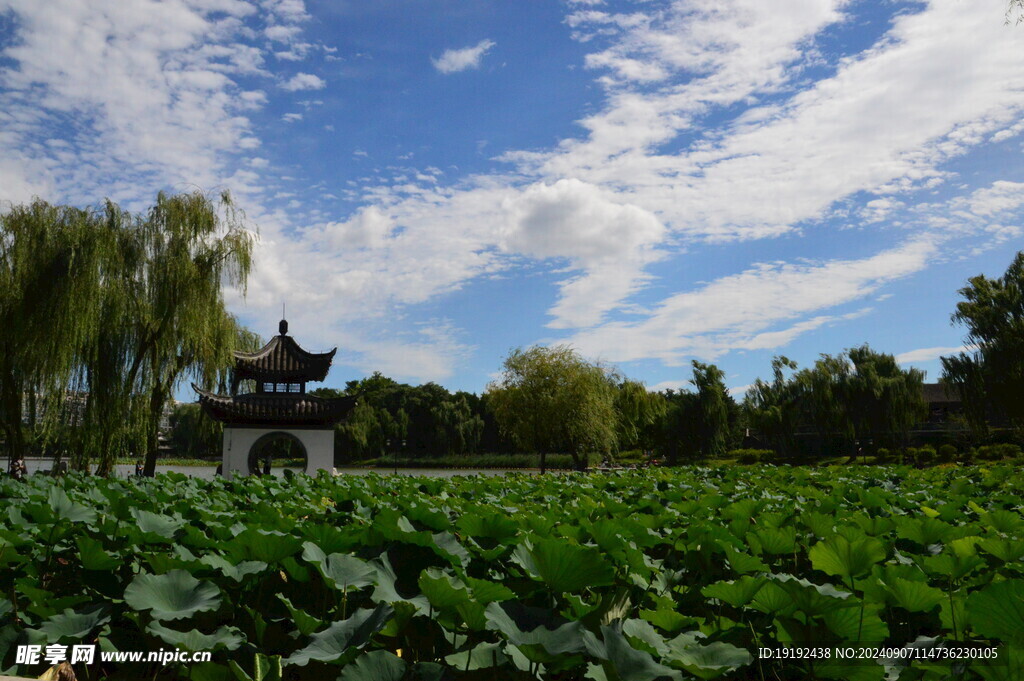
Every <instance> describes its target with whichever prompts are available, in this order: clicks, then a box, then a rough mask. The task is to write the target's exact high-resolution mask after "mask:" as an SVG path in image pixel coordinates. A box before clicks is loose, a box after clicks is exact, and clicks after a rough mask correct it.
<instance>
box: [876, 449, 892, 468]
mask: <svg viewBox="0 0 1024 681" xmlns="http://www.w3.org/2000/svg"><path fill="white" fill-rule="evenodd" d="M891 459H892V452H890V451H889V450H888V449H887V448H886V447H879V448H878V450H877V451H876V452H875V463H877V464H885V463H889V462H890V461H891Z"/></svg>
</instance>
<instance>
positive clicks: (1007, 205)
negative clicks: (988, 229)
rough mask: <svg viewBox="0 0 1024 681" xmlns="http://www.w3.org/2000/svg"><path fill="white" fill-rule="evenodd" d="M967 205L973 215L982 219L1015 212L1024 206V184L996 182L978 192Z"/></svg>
mask: <svg viewBox="0 0 1024 681" xmlns="http://www.w3.org/2000/svg"><path fill="white" fill-rule="evenodd" d="M967 203H968V205H969V208H970V211H971V212H972V213H974V214H975V215H979V216H982V217H989V216H993V215H999V214H1003V213H1008V212H1011V211H1014V210H1016V209H1018V208H1020V206H1021V205H1024V182H1007V181H1005V180H1000V181H997V182H994V183H992V185H991V186H989V187H985V188H982V189H978V190H976V191H975V192H974V193H973V194H972V195H971V197H970V199H968V201H967Z"/></svg>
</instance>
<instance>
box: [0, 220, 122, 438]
mask: <svg viewBox="0 0 1024 681" xmlns="http://www.w3.org/2000/svg"><path fill="white" fill-rule="evenodd" d="M109 236H110V234H109V232H107V231H106V230H104V229H103V228H102V225H101V224H100V222H99V221H98V219H97V216H96V215H95V214H94V213H92V212H90V211H85V210H79V209H77V208H70V207H67V206H52V205H50V204H47V203H46V202H43V201H38V200H37V201H34V202H32V203H31V204H29V205H23V206H14V207H12V208H11V209H10V210H8V211H6V212H4V213H3V214H2V215H0V423H2V428H3V433H4V436H5V440H6V442H7V449H8V455H9V456H10V457H11V458H19V457H21V456H24V455H25V453H26V451H25V441H26V438H25V431H24V427H23V423H22V421H23V417H25V416H28V417H29V419H28V420H30V421H33V422H34V421H35V416H36V411H37V409H36V407H37V400H43V402H44V404H45V405H46V408H45V410H43V416H44V419H43V420H42V422H41V423H37V424H35V425H36V426H44V427H45V426H51V427H52V426H53V425H54V424H55V423H56V422H57V421H59V417H60V412H61V403H62V402H63V401H64V396H65V394H66V392H67V389H68V388H69V386H70V385H71V383H72V381H73V377H74V375H75V373H76V368H77V367H78V365H79V361H80V350H81V348H82V347H84V346H85V345H86V344H87V342H88V339H89V338H91V337H93V335H94V334H95V331H96V329H97V328H98V324H99V317H100V314H101V310H100V305H99V302H100V299H101V296H100V295H99V291H100V290H101V288H102V287H103V285H104V278H103V269H104V268H103V263H104V262H105V261H106V260H107V259H108V258H109V257H110V254H111V253H112V252H114V251H115V250H116V244H114V243H112V242H111V240H110V239H109ZM26 398H27V399H26ZM26 402H27V403H28V405H29V407H30V409H29V411H30V413H29V414H25V413H24V412H25V410H24V404H25V403H26Z"/></svg>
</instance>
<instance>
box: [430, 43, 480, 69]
mask: <svg viewBox="0 0 1024 681" xmlns="http://www.w3.org/2000/svg"><path fill="white" fill-rule="evenodd" d="M495 44H496V43H495V42H494V41H493V40H481V41H480V42H478V43H477V44H476V45H473V46H471V47H463V48H462V49H459V50H445V51H444V52H443V53H442V54H441V56H440V57H438V58H437V59H434V58H431V60H430V61H431V62H432V63H433V64H434V68H436V69H437V70H438V71H440V72H441V73H444V74H449V73H458V72H459V71H465V70H466V69H475V68H479V67H480V62H481V61H482V60H483V58H484V55H485V54H487V52H488V51H489V50H490V49H491V48H492V47H494V45H495Z"/></svg>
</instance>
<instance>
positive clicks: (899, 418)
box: [744, 345, 927, 457]
mask: <svg viewBox="0 0 1024 681" xmlns="http://www.w3.org/2000/svg"><path fill="white" fill-rule="evenodd" d="M772 369H773V373H774V380H773V381H772V382H771V383H766V382H764V381H762V380H760V379H758V380H757V381H755V383H754V385H753V386H752V387H751V388H750V390H748V391H747V395H746V399H745V401H744V412H745V413H746V416H747V419H748V420H749V422H750V423H751V425H753V426H754V427H755V428H756V429H757V430H758V431H760V432H761V433H762V434H764V436H765V437H766V438H767V440H768V443H769V444H771V445H772V446H773V447H774V448H775V449H776V451H778V452H780V453H781V454H783V455H785V456H787V457H792V456H793V455H794V454H796V453H797V448H796V443H795V433H796V431H797V429H798V427H799V426H802V425H806V426H813V428H814V429H815V430H816V431H817V434H818V438H819V441H820V442H822V443H826V444H828V445H830V446H829V447H826V451H835V450H836V449H838V450H839V451H846V452H848V453H849V454H850V455H851V457H852V456H855V455H856V454H857V453H858V450H864V449H865V448H866V447H868V443H869V442H877V443H878V444H881V445H886V446H888V447H897V446H898V447H902V446H905V445H906V442H907V438H908V434H909V432H910V429H911V428H912V427H913V426H914V425H916V424H918V423H920V422H921V421H922V420H923V419H924V417H925V416H926V411H927V409H926V405H925V402H924V397H923V395H922V385H923V381H924V374H923V373H922V372H921V371H919V370H917V369H904V368H902V367H901V366H900V365H899V364H898V363H897V362H896V359H895V358H894V357H893V356H892V355H888V354H884V353H878V352H875V351H874V350H872V349H871V348H869V347H868V346H867V345H864V346H861V347H857V348H851V349H849V350H847V351H846V352H845V353H843V354H842V355H838V356H831V355H822V356H821V358H820V359H818V361H817V362H815V364H814V366H813V367H811V368H808V369H803V370H801V371H795V370H796V364H795V363H793V362H791V361H790V360H788V359H787V358H785V357H777V358H775V360H773V362H772ZM786 369H790V370H794V372H795V373H793V374H791V375H790V376H788V377H787V376H786V375H785V374H784V370H786ZM861 453H867V452H863V451H862V452H861Z"/></svg>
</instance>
